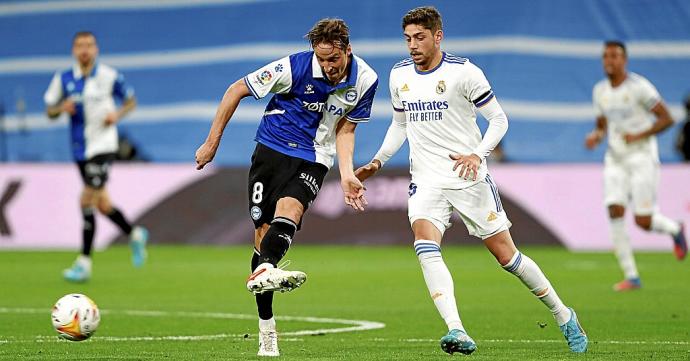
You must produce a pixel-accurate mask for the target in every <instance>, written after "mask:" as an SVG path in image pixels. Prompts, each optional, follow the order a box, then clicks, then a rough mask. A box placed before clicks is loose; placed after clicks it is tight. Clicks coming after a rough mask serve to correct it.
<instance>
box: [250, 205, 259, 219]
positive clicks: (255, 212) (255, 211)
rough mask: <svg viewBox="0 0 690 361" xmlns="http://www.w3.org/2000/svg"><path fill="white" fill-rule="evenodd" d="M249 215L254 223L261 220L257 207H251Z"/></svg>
mask: <svg viewBox="0 0 690 361" xmlns="http://www.w3.org/2000/svg"><path fill="white" fill-rule="evenodd" d="M249 213H250V215H251V216H252V219H253V220H255V221H258V220H259V218H261V208H259V207H258V206H254V207H252V209H251V211H249Z"/></svg>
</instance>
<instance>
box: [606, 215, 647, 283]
mask: <svg viewBox="0 0 690 361" xmlns="http://www.w3.org/2000/svg"><path fill="white" fill-rule="evenodd" d="M609 231H610V233H611V241H613V247H614V250H615V252H616V258H618V265H620V267H621V269H622V270H623V275H625V279H633V278H639V277H640V275H639V273H637V265H636V264H635V256H634V255H633V250H632V247H631V246H630V240H629V239H628V234H627V233H625V221H624V219H623V217H620V218H609Z"/></svg>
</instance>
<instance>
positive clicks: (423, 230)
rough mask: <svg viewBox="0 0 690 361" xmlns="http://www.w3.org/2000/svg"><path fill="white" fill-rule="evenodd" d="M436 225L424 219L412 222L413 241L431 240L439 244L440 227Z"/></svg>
mask: <svg viewBox="0 0 690 361" xmlns="http://www.w3.org/2000/svg"><path fill="white" fill-rule="evenodd" d="M436 223H437V222H433V221H431V220H428V219H424V218H420V219H415V220H413V222H412V233H414V239H415V241H419V240H432V241H434V242H436V243H438V244H440V243H441V239H442V238H443V232H442V231H441V227H442V226H441V225H440V224H436Z"/></svg>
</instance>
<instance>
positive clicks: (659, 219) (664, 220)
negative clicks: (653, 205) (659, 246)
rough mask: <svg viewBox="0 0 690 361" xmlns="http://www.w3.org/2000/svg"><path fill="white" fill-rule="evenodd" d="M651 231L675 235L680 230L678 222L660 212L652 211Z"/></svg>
mask: <svg viewBox="0 0 690 361" xmlns="http://www.w3.org/2000/svg"><path fill="white" fill-rule="evenodd" d="M652 231H655V232H659V233H664V234H669V235H671V236H676V235H678V232H680V223H678V222H676V221H674V220H672V219H670V218H668V217H666V216H664V215H663V214H661V213H654V214H653V215H652Z"/></svg>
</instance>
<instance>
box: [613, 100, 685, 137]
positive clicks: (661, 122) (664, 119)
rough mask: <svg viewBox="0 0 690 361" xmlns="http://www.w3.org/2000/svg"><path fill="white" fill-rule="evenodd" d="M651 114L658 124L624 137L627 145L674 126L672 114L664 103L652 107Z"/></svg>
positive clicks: (655, 123)
mask: <svg viewBox="0 0 690 361" xmlns="http://www.w3.org/2000/svg"><path fill="white" fill-rule="evenodd" d="M651 112H652V113H654V115H655V116H656V122H654V124H653V125H652V127H651V128H649V129H647V130H645V131H643V132H640V133H637V134H625V135H623V137H624V138H625V142H626V143H628V144H630V143H632V142H636V141H638V140H642V139H645V138H647V137H649V136H652V135H655V134H658V133H661V132H663V131H664V130H666V129H668V128H670V127H671V126H672V125H673V118H672V117H671V113H670V112H669V111H668V108H667V107H666V105H665V104H664V102H663V101H659V102H658V103H656V105H655V106H654V107H652V109H651Z"/></svg>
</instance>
